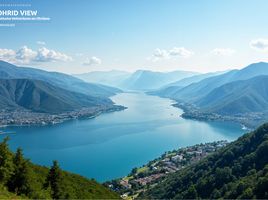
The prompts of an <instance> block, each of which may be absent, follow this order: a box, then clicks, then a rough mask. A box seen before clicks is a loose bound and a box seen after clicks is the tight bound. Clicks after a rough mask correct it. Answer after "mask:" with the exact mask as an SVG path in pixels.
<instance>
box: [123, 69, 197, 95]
mask: <svg viewBox="0 0 268 200" xmlns="http://www.w3.org/2000/svg"><path fill="white" fill-rule="evenodd" d="M196 74H198V73H196V72H188V71H173V72H153V71H148V70H138V71H136V72H134V73H133V74H132V75H131V76H130V77H129V78H127V79H125V80H124V81H123V82H122V83H121V84H120V86H121V88H124V89H129V90H153V89H157V88H160V87H162V86H164V85H167V84H169V83H172V82H174V81H178V80H180V79H183V78H186V77H190V76H193V75H196Z"/></svg>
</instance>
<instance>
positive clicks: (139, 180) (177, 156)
mask: <svg viewBox="0 0 268 200" xmlns="http://www.w3.org/2000/svg"><path fill="white" fill-rule="evenodd" d="M227 144H228V142H227V141H226V140H222V141H216V142H211V143H205V144H197V145H194V146H190V147H185V148H180V149H178V150H173V151H169V152H166V153H164V154H163V155H162V156H161V157H159V158H157V159H155V160H152V161H150V162H149V163H148V164H146V165H144V166H142V167H140V168H134V169H133V170H132V171H131V173H130V174H129V175H127V176H126V177H123V178H120V179H116V180H112V181H108V182H106V183H104V184H105V185H106V186H107V187H109V188H111V189H112V190H114V191H116V192H119V193H120V194H121V197H122V198H123V199H135V197H137V196H138V195H139V194H140V193H141V192H144V191H146V190H148V189H149V188H152V187H154V186H155V185H157V184H158V183H159V182H160V181H161V180H162V178H163V177H165V176H168V175H170V174H172V173H175V172H177V171H179V170H181V169H183V168H185V167H187V166H189V165H191V164H193V163H195V162H197V161H199V160H201V159H202V158H204V157H206V156H207V155H209V154H211V153H213V152H215V151H217V150H219V149H220V148H222V147H225V146H226V145H227Z"/></svg>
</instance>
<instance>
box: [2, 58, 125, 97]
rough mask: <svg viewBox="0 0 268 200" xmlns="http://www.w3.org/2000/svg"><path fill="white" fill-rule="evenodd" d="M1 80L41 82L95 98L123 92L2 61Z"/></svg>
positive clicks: (67, 76) (57, 73)
mask: <svg viewBox="0 0 268 200" xmlns="http://www.w3.org/2000/svg"><path fill="white" fill-rule="evenodd" d="M0 78H2V79H33V80H41V81H45V82H47V83H50V84H51V85H54V86H56V87H60V88H63V89H65V90H70V91H73V92H79V93H83V94H86V95H90V96H94V97H110V96H112V95H115V94H116V93H119V92H122V91H121V90H119V89H117V88H113V87H109V86H105V85H101V84H93V83H87V82H84V81H82V80H81V79H78V78H75V77H73V76H70V75H67V74H64V73H59V72H48V71H44V70H40V69H36V68H30V67H17V66H15V65H13V64H10V63H8V62H5V61H1V60H0Z"/></svg>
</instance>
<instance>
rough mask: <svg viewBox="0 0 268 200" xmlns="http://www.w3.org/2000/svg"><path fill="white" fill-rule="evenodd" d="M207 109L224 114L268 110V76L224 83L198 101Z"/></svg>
mask: <svg viewBox="0 0 268 200" xmlns="http://www.w3.org/2000/svg"><path fill="white" fill-rule="evenodd" d="M196 105H198V106H199V107H201V108H202V109H203V110H205V111H209V112H214V113H218V114H222V115H233V114H237V113H248V112H264V111H267V110H268V76H257V77H254V78H251V79H248V80H243V81H234V82H231V83H227V84H224V85H222V86H220V87H218V88H216V89H214V90H212V91H211V92H210V93H209V94H207V95H206V96H205V97H203V98H202V99H200V100H198V101H197V102H196Z"/></svg>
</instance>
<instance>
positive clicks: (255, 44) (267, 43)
mask: <svg viewBox="0 0 268 200" xmlns="http://www.w3.org/2000/svg"><path fill="white" fill-rule="evenodd" d="M249 45H250V47H251V48H253V49H255V50H257V51H267V50H268V39H262V38H259V39H256V40H252V41H251V42H250V44H249Z"/></svg>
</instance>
